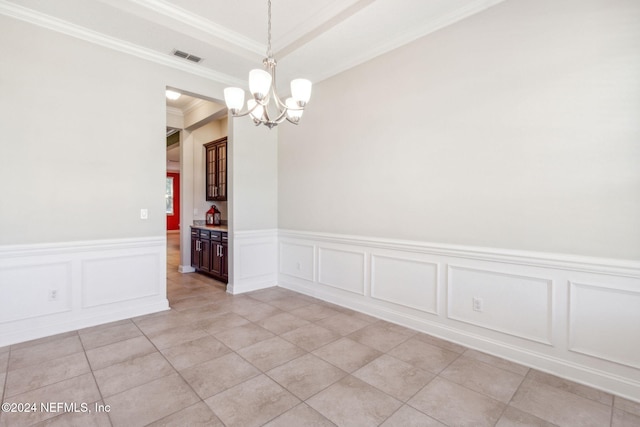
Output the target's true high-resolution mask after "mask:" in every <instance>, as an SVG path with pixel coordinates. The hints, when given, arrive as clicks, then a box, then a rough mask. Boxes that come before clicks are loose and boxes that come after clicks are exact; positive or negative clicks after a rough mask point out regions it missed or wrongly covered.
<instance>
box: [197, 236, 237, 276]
mask: <svg viewBox="0 0 640 427" xmlns="http://www.w3.org/2000/svg"><path fill="white" fill-rule="evenodd" d="M227 248H228V234H227V232H226V231H218V230H204V229H201V228H194V227H192V228H191V266H192V267H193V268H195V269H196V270H197V271H199V272H201V273H206V274H209V275H210V276H213V277H215V278H216V279H218V280H221V281H223V282H225V283H227V281H228V279H229V266H228V258H227Z"/></svg>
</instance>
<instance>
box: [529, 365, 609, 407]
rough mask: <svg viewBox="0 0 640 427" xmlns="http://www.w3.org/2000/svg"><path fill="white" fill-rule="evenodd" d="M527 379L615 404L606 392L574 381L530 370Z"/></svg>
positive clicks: (601, 401) (603, 402)
mask: <svg viewBox="0 0 640 427" xmlns="http://www.w3.org/2000/svg"><path fill="white" fill-rule="evenodd" d="M527 378H529V379H531V380H534V381H537V382H539V383H543V384H547V385H550V386H552V387H556V388H559V389H561V390H564V391H568V392H571V393H574V394H577V395H578V396H582V397H586V398H587V399H591V400H595V401H597V402H600V403H602V404H604V405H609V406H611V405H612V404H613V396H612V395H611V394H609V393H605V392H604V391H600V390H596V389H595V388H592V387H587V386H585V385H582V384H578V383H575V382H573V381H569V380H565V379H563V378H559V377H556V376H555V375H550V374H547V373H544V372H540V371H537V370H535V369H530V370H529V373H528V374H527Z"/></svg>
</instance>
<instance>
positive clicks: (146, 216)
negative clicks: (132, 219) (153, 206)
mask: <svg viewBox="0 0 640 427" xmlns="http://www.w3.org/2000/svg"><path fill="white" fill-rule="evenodd" d="M140 219H149V210H148V209H140Z"/></svg>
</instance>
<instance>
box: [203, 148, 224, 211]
mask: <svg viewBox="0 0 640 427" xmlns="http://www.w3.org/2000/svg"><path fill="white" fill-rule="evenodd" d="M204 148H205V189H206V199H207V200H208V201H216V200H218V201H220V200H227V137H226V136H225V137H224V138H220V139H216V140H215V141H211V142H209V143H206V144H204Z"/></svg>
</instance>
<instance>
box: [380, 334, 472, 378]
mask: <svg viewBox="0 0 640 427" xmlns="http://www.w3.org/2000/svg"><path fill="white" fill-rule="evenodd" d="M389 355H391V356H393V357H395V358H397V359H400V360H402V361H404V362H407V363H410V364H412V365H413V366H416V367H418V368H420V369H424V370H425V371H429V372H432V373H434V374H437V373H439V372H440V371H442V370H443V369H444V368H446V367H447V366H449V364H450V363H451V362H453V361H454V360H456V359H457V358H458V357H460V354H459V353H454V352H453V351H449V350H445V349H444V348H441V347H436V346H434V345H431V344H427V343H426V342H423V341H420V340H417V339H415V338H411V339H409V340H407V341H405V342H403V343H401V344H400V345H398V346H397V347H395V348H394V349H393V350H391V351H390V352H389Z"/></svg>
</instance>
